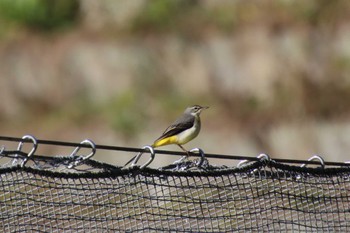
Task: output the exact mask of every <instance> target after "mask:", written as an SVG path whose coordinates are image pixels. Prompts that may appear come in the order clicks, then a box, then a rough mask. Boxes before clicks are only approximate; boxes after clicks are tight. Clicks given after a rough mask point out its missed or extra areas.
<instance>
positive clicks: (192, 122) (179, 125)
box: [152, 105, 209, 155]
mask: <svg viewBox="0 0 350 233" xmlns="http://www.w3.org/2000/svg"><path fill="white" fill-rule="evenodd" d="M207 108H209V107H202V106H199V105H193V106H191V107H188V108H186V110H185V112H184V113H183V114H182V116H180V117H179V118H178V119H177V120H176V121H175V122H174V123H173V124H171V125H170V126H169V127H168V128H167V129H166V130H165V131H164V133H163V134H162V135H161V136H160V137H159V138H158V139H157V140H156V141H155V142H154V143H153V145H152V147H159V146H165V145H170V144H176V145H178V146H179V147H180V148H181V149H182V150H183V151H185V152H186V153H187V155H188V151H187V150H186V149H185V148H184V147H183V146H182V145H183V144H186V143H187V142H189V141H191V140H192V139H194V138H195V137H197V135H198V134H199V131H200V130H201V119H200V117H199V115H200V114H201V112H202V110H204V109H207Z"/></svg>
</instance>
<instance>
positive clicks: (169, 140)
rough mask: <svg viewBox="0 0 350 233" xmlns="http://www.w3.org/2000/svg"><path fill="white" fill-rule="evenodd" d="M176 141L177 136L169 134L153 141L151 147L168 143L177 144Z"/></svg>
mask: <svg viewBox="0 0 350 233" xmlns="http://www.w3.org/2000/svg"><path fill="white" fill-rule="evenodd" d="M177 142H178V137H177V136H176V135H175V136H171V137H167V138H163V139H160V140H158V141H155V142H154V143H153V145H152V147H159V146H165V145H170V144H177Z"/></svg>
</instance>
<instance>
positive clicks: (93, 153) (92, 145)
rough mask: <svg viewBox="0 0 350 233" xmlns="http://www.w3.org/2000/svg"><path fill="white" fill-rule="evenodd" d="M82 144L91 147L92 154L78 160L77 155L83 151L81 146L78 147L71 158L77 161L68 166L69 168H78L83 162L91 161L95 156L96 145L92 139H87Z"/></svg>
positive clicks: (79, 157)
mask: <svg viewBox="0 0 350 233" xmlns="http://www.w3.org/2000/svg"><path fill="white" fill-rule="evenodd" d="M80 144H85V145H89V146H90V147H91V153H90V154H88V155H87V156H85V157H83V156H78V158H77V159H76V156H77V153H78V151H79V150H80V149H81V146H78V147H76V148H75V149H74V151H73V152H72V154H71V155H70V156H69V157H71V158H73V159H76V160H75V161H74V162H73V163H72V164H69V165H68V166H67V168H69V169H70V168H74V167H76V166H78V165H79V164H81V163H82V162H83V161H85V160H88V159H90V158H91V157H92V156H94V155H95V153H96V145H95V143H94V142H93V141H91V140H90V139H85V140H84V141H82V142H81V143H80Z"/></svg>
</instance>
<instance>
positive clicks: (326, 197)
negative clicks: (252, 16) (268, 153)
mask: <svg viewBox="0 0 350 233" xmlns="http://www.w3.org/2000/svg"><path fill="white" fill-rule="evenodd" d="M69 159H71V158H56V159H51V160H50V159H47V161H49V162H45V163H39V162H37V163H33V162H32V161H31V162H29V163H28V164H27V165H26V166H24V167H21V166H20V165H13V164H11V163H7V165H6V166H3V167H2V168H1V169H0V174H1V183H0V220H1V221H0V228H1V229H2V230H3V231H4V232H19V231H23V232H24V231H38V232H62V231H68V232H113V231H116V232H137V231H140V232H144V231H146V232H147V231H150V232H154V231H158V232H232V231H239V232H281V231H283V232H350V168H348V167H345V168H340V167H338V168H325V169H323V168H300V167H296V166H288V165H285V164H281V163H277V162H274V161H270V162H268V163H265V162H261V161H258V162H253V163H249V164H248V165H246V166H245V167H243V168H225V167H211V166H207V167H206V168H205V169H203V168H198V169H196V168H193V167H192V168H191V169H187V170H184V171H178V170H177V169H174V168H171V169H170V168H163V169H150V168H144V169H140V168H138V167H133V168H128V169H122V168H121V167H114V166H111V165H106V164H102V163H98V162H96V161H92V160H91V161H85V162H84V164H82V165H81V166H87V167H88V166H90V167H92V168H95V169H93V170H91V171H90V170H85V171H84V172H83V171H78V172H77V169H76V168H71V169H68V168H66V169H65V170H55V169H54V168H58V167H65V165H67V164H69V163H70V161H69ZM58 163H61V164H63V166H57V164H58ZM43 164H44V165H45V166H44V165H43ZM50 164H51V165H53V164H56V165H55V166H52V169H49V165H50ZM104 168H105V169H104Z"/></svg>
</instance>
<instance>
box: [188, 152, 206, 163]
mask: <svg viewBox="0 0 350 233" xmlns="http://www.w3.org/2000/svg"><path fill="white" fill-rule="evenodd" d="M190 152H191V153H195V152H198V153H199V155H200V156H201V158H200V160H199V161H198V164H197V167H202V165H203V164H204V162H205V154H204V151H203V150H202V149H200V148H193V149H192V150H190Z"/></svg>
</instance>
